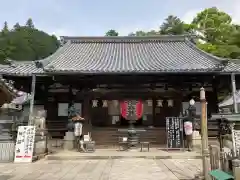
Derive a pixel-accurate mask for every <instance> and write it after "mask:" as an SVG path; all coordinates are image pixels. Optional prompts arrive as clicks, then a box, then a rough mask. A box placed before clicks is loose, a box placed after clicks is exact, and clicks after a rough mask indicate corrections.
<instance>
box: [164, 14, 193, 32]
mask: <svg viewBox="0 0 240 180" xmlns="http://www.w3.org/2000/svg"><path fill="white" fill-rule="evenodd" d="M193 29H194V25H189V24H185V23H184V22H183V21H182V20H181V19H180V18H178V17H177V16H173V15H170V16H168V17H167V18H166V19H165V21H164V22H163V24H162V25H161V26H160V34H171V35H182V34H188V33H192V32H193Z"/></svg>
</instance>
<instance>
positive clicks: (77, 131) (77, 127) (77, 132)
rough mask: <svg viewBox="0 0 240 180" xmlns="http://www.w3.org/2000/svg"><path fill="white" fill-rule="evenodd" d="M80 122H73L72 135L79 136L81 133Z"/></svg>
mask: <svg viewBox="0 0 240 180" xmlns="http://www.w3.org/2000/svg"><path fill="white" fill-rule="evenodd" d="M82 127H83V125H82V123H80V122H77V123H75V124H74V135H75V136H81V135H82Z"/></svg>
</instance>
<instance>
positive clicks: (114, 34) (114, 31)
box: [105, 29, 118, 36]
mask: <svg viewBox="0 0 240 180" xmlns="http://www.w3.org/2000/svg"><path fill="white" fill-rule="evenodd" d="M105 35H106V36H118V32H117V31H116V30H114V29H110V30H109V31H108V32H106V34H105Z"/></svg>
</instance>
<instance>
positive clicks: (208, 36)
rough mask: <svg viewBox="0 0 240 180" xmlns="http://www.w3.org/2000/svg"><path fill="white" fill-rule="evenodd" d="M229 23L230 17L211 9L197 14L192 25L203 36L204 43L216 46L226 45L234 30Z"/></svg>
mask: <svg viewBox="0 0 240 180" xmlns="http://www.w3.org/2000/svg"><path fill="white" fill-rule="evenodd" d="M231 22H232V18H231V16H230V15H228V14H227V13H225V12H223V11H220V10H218V9H217V8H216V7H212V8H207V9H205V10H203V11H202V12H200V13H198V14H197V15H196V17H195V18H194V19H193V22H192V24H194V25H195V27H197V30H198V31H200V32H201V34H203V39H204V40H205V41H206V42H209V43H212V44H217V43H226V42H227V41H228V40H229V35H230V34H231V33H232V32H233V30H234V26H233V25H232V24H231Z"/></svg>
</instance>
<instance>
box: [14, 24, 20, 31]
mask: <svg viewBox="0 0 240 180" xmlns="http://www.w3.org/2000/svg"><path fill="white" fill-rule="evenodd" d="M20 27H21V26H20V24H19V23H16V24H15V25H14V26H13V29H14V30H15V31H16V30H19V29H20Z"/></svg>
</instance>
